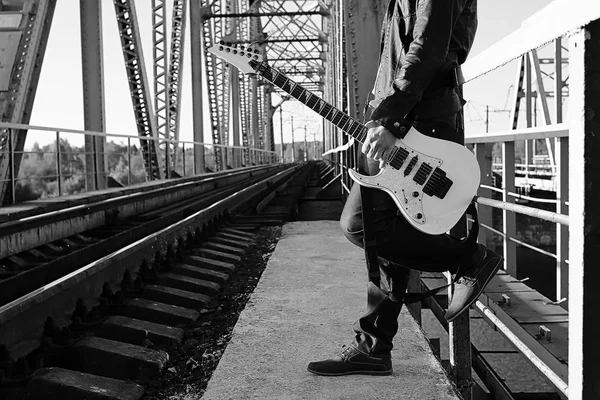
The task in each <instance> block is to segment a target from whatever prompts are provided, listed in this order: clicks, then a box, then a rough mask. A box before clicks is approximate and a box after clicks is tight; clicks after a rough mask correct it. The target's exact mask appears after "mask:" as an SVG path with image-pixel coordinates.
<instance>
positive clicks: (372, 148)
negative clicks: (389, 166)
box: [361, 121, 397, 169]
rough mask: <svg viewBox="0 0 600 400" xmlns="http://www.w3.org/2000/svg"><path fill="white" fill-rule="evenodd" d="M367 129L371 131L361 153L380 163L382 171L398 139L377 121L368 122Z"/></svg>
mask: <svg viewBox="0 0 600 400" xmlns="http://www.w3.org/2000/svg"><path fill="white" fill-rule="evenodd" d="M366 127H367V128H369V131H368V132H367V138H366V139H365V141H364V143H363V145H362V149H361V151H362V152H363V154H366V155H367V157H369V158H372V159H373V160H375V161H379V169H381V168H383V166H384V165H385V161H386V160H387V157H388V156H389V155H390V151H392V149H393V148H394V144H396V140H397V139H396V137H395V136H394V135H393V134H392V133H391V132H390V131H388V130H387V129H385V128H384V127H383V126H381V125H379V124H378V123H377V122H375V121H369V122H367V125H366Z"/></svg>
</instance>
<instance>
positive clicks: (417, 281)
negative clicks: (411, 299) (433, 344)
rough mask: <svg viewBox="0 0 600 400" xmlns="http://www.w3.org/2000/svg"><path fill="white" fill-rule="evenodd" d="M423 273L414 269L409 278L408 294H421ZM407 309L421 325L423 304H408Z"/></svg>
mask: <svg viewBox="0 0 600 400" xmlns="http://www.w3.org/2000/svg"><path fill="white" fill-rule="evenodd" d="M421 291H422V290H421V272H420V271H417V270H416V269H413V270H411V271H410V276H409V278H408V293H421ZM406 308H408V310H409V311H410V313H411V314H412V316H413V318H414V319H415V320H416V321H417V323H418V324H419V325H421V322H422V318H421V302H420V301H419V302H416V303H411V304H407V305H406Z"/></svg>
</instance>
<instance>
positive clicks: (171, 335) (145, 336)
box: [96, 315, 184, 346]
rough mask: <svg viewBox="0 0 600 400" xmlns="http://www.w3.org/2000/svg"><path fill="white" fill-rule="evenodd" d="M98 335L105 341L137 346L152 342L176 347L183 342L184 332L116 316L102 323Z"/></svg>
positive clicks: (170, 327)
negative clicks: (118, 341)
mask: <svg viewBox="0 0 600 400" xmlns="http://www.w3.org/2000/svg"><path fill="white" fill-rule="evenodd" d="M96 335H97V336H99V337H101V338H104V339H110V340H120V341H122V342H125V343H129V344H135V345H144V344H147V343H149V342H151V343H154V344H159V345H165V346H174V345H177V344H180V343H181V342H182V341H183V336H184V330H183V329H181V328H176V327H173V326H168V325H163V324H157V323H154V322H148V321H143V320H140V319H135V318H128V317H123V316H120V315H114V316H112V317H109V318H107V319H106V320H105V321H104V322H103V323H102V325H101V326H100V328H99V329H98V331H97V332H96Z"/></svg>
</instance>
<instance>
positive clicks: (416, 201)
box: [350, 145, 442, 225]
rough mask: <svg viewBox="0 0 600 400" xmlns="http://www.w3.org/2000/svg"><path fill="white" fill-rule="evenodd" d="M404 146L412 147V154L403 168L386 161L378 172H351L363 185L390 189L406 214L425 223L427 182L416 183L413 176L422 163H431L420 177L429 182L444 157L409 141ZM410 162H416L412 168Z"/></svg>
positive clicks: (419, 222)
mask: <svg viewBox="0 0 600 400" xmlns="http://www.w3.org/2000/svg"><path fill="white" fill-rule="evenodd" d="M402 147H404V148H405V149H406V150H408V151H409V155H408V157H407V158H406V160H405V161H404V163H403V164H402V166H401V168H400V169H395V168H393V167H392V166H391V165H389V164H386V165H385V167H384V168H383V169H382V170H381V171H380V172H379V174H377V175H374V176H366V175H361V174H358V173H356V172H355V171H352V173H351V174H350V175H351V177H352V179H353V180H354V181H355V182H357V183H358V184H360V185H364V186H368V187H373V188H381V189H382V190H385V191H386V192H388V193H389V194H390V195H391V196H392V197H393V198H394V201H395V202H396V204H397V205H398V207H399V208H401V209H402V211H403V212H402V214H403V215H404V216H405V217H406V218H409V219H410V220H412V222H414V223H416V224H418V225H423V224H425V223H426V222H427V210H424V209H423V195H424V193H423V187H424V186H425V184H424V183H423V184H419V183H417V182H416V181H415V180H414V178H415V175H416V174H417V173H418V172H419V170H420V168H421V166H422V165H423V164H424V163H426V164H428V165H429V166H430V167H431V169H430V170H429V173H427V175H423V171H422V170H421V173H420V175H421V178H423V176H424V181H425V182H426V181H427V179H429V177H430V176H431V174H432V172H433V170H435V168H437V167H439V166H440V165H442V160H440V159H438V158H435V157H432V156H428V155H426V154H423V153H420V152H418V151H416V150H414V149H411V148H410V147H408V146H406V145H403V146H402ZM415 157H417V158H415ZM411 160H412V161H413V162H412V163H411ZM411 164H414V165H413V167H412V169H410V165H411ZM408 169H410V171H408ZM405 174H406V175H405ZM422 180H423V179H421V181H422Z"/></svg>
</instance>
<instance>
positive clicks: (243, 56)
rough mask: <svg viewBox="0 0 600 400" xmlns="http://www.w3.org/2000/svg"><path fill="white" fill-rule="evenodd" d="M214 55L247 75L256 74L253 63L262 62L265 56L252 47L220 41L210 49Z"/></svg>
mask: <svg viewBox="0 0 600 400" xmlns="http://www.w3.org/2000/svg"><path fill="white" fill-rule="evenodd" d="M208 51H210V52H211V53H212V54H214V55H216V56H217V57H219V58H222V59H223V60H225V61H227V62H228V63H230V64H231V65H233V66H235V67H237V68H238V69H239V70H240V71H242V72H245V73H250V74H251V73H255V72H256V71H255V70H254V68H252V65H251V64H250V62H251V61H255V62H258V63H260V62H262V61H263V55H262V54H260V52H259V51H258V50H256V49H253V48H251V47H245V46H239V45H236V44H234V43H230V42H224V41H220V42H219V43H216V44H214V45H213V46H212V47H210V48H209V49H208Z"/></svg>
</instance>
